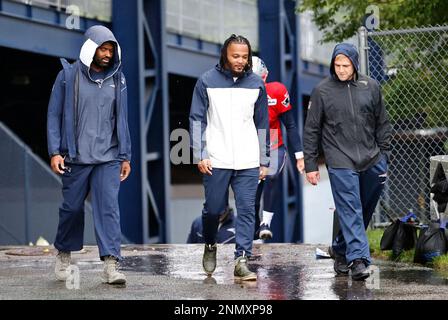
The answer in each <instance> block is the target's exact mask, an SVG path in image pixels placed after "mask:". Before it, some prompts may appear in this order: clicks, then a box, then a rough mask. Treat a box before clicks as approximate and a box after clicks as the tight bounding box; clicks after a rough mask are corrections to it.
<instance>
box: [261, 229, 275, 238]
mask: <svg viewBox="0 0 448 320" xmlns="http://www.w3.org/2000/svg"><path fill="white" fill-rule="evenodd" d="M260 239H262V240H269V239H272V232H271V231H269V230H262V231H260Z"/></svg>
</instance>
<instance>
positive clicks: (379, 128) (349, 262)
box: [304, 43, 391, 280]
mask: <svg viewBox="0 0 448 320" xmlns="http://www.w3.org/2000/svg"><path fill="white" fill-rule="evenodd" d="M330 72H331V76H329V77H327V78H326V79H324V80H323V81H322V82H321V83H319V85H318V86H317V87H316V88H315V89H314V90H313V93H312V95H311V100H310V104H309V106H308V114H307V119H306V124H305V130H304V156H305V171H306V173H307V174H306V175H307V180H308V181H309V182H310V183H311V184H313V185H317V183H318V181H319V169H318V162H317V160H318V156H319V154H318V153H319V151H318V150H319V145H321V146H322V149H323V152H324V156H325V162H326V165H327V168H328V173H329V177H330V183H331V188H332V193H333V198H334V201H335V204H336V211H337V213H338V218H339V222H340V227H341V231H339V234H338V235H337V236H336V238H335V240H334V241H333V244H332V248H331V249H332V251H333V252H332V253H333V255H334V256H335V264H334V269H335V271H336V273H337V274H348V273H349V269H351V271H352V278H353V279H354V280H363V279H365V278H367V277H368V276H369V272H368V270H367V268H368V266H369V265H370V263H371V260H370V252H369V244H368V241H367V237H366V232H365V228H367V226H368V224H369V222H370V219H371V217H372V214H373V211H374V210H375V207H376V204H377V202H378V199H379V197H380V195H381V192H382V190H383V187H384V184H385V182H386V175H387V161H388V154H389V151H390V136H391V126H390V124H389V121H388V119H387V114H386V110H385V107H384V104H383V101H382V96H381V90H380V87H379V85H378V83H377V82H376V81H375V80H373V79H371V78H369V77H367V76H365V75H362V74H358V52H357V49H356V47H355V46H353V45H351V44H348V43H341V44H338V45H337V46H336V47H335V48H334V51H333V56H332V59H331V65H330Z"/></svg>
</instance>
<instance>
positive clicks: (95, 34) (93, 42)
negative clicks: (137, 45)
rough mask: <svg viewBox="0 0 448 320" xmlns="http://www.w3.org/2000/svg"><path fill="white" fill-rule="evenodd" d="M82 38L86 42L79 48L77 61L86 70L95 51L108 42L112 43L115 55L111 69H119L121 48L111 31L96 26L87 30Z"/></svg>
mask: <svg viewBox="0 0 448 320" xmlns="http://www.w3.org/2000/svg"><path fill="white" fill-rule="evenodd" d="M84 36H85V38H86V40H85V42H84V44H83V45H82V47H81V51H80V53H79V59H80V60H81V62H82V63H83V64H84V65H85V66H86V67H87V68H90V64H91V63H92V61H93V57H94V56H95V52H96V49H97V48H98V47H99V46H101V45H102V44H103V43H105V42H109V41H111V42H114V44H115V53H114V58H113V65H112V66H111V69H113V70H116V69H117V68H118V67H119V65H120V64H121V48H120V45H119V44H118V41H117V39H115V36H114V34H113V33H112V31H110V30H109V29H108V28H106V27H105V26H101V25H96V26H92V27H90V28H89V29H87V31H86V32H85V34H84Z"/></svg>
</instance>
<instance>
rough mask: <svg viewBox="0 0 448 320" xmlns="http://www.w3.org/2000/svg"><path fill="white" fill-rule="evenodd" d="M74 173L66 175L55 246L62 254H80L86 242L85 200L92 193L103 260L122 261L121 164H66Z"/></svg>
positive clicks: (95, 221) (64, 176) (63, 178)
mask: <svg viewBox="0 0 448 320" xmlns="http://www.w3.org/2000/svg"><path fill="white" fill-rule="evenodd" d="M66 165H67V166H68V167H70V169H71V172H66V173H64V175H63V176H62V195H63V198H64V200H63V203H62V205H61V207H60V208H59V225H58V232H57V235H56V240H55V243H54V246H55V247H56V249H58V250H59V251H64V252H69V251H78V250H81V249H82V247H83V240H84V201H85V199H86V197H87V195H88V193H89V191H90V192H91V201H92V213H93V222H94V225H95V236H96V240H97V243H98V248H99V254H100V257H104V256H108V255H111V256H114V257H116V258H118V259H121V255H120V244H121V229H120V211H119V207H118V191H119V189H120V169H121V163H120V162H119V161H112V162H107V163H102V164H96V165H75V164H66Z"/></svg>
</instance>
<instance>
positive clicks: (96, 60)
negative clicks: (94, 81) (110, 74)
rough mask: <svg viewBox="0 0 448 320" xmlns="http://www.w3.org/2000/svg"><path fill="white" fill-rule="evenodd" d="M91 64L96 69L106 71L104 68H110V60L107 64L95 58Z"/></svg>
mask: <svg viewBox="0 0 448 320" xmlns="http://www.w3.org/2000/svg"><path fill="white" fill-rule="evenodd" d="M93 63H94V64H95V65H96V66H97V67H100V68H104V69H106V68H108V67H110V65H111V63H112V60H109V62H108V63H105V62H103V61H101V59H99V58H97V57H94V58H93Z"/></svg>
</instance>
